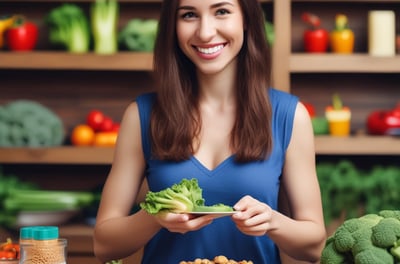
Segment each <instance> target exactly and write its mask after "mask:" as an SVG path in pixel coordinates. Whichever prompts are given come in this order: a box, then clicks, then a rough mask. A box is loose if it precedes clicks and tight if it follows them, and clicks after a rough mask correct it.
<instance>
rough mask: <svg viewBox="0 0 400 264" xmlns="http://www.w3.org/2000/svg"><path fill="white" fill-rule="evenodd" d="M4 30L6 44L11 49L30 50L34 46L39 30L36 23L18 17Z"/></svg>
mask: <svg viewBox="0 0 400 264" xmlns="http://www.w3.org/2000/svg"><path fill="white" fill-rule="evenodd" d="M14 21H15V22H14V25H13V26H12V27H11V28H9V29H8V30H7V32H6V41H7V46H8V48H9V49H10V50H13V51H30V50H33V49H34V48H35V46H36V43H37V40H38V34H39V30H38V27H37V25H36V24H34V23H33V22H30V21H26V20H25V19H24V18H21V17H18V18H17V19H16V20H14Z"/></svg>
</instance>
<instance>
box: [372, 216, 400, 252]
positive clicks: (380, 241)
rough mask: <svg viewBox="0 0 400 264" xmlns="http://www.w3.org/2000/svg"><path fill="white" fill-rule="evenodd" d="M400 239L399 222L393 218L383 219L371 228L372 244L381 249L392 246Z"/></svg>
mask: <svg viewBox="0 0 400 264" xmlns="http://www.w3.org/2000/svg"><path fill="white" fill-rule="evenodd" d="M399 238H400V221H399V220H397V219H396V218H393V217H388V218H383V219H382V220H381V221H380V222H379V223H378V224H377V225H375V226H374V227H372V237H371V240H372V243H373V244H374V245H375V246H378V247H381V248H387V247H391V246H393V244H394V243H395V242H396V241H397V239H399Z"/></svg>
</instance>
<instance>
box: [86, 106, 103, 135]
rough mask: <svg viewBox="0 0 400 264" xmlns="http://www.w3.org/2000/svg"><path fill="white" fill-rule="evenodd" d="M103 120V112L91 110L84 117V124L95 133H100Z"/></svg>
mask: <svg viewBox="0 0 400 264" xmlns="http://www.w3.org/2000/svg"><path fill="white" fill-rule="evenodd" d="M104 119H105V115H104V114H103V112H101V111H99V110H91V111H90V112H89V113H88V115H87V117H86V123H87V124H88V125H89V126H90V127H91V128H93V129H94V130H95V131H100V128H101V125H102V124H103V122H104Z"/></svg>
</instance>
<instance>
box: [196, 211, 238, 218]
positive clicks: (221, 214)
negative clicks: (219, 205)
mask: <svg viewBox="0 0 400 264" xmlns="http://www.w3.org/2000/svg"><path fill="white" fill-rule="evenodd" d="M236 213H237V211H232V212H190V213H189V214H192V215H213V216H214V217H215V218H218V217H224V216H229V215H233V214H236Z"/></svg>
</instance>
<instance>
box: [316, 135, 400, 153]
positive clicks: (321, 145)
mask: <svg viewBox="0 0 400 264" xmlns="http://www.w3.org/2000/svg"><path fill="white" fill-rule="evenodd" d="M315 148H316V153H317V154H320V155H400V138H396V137H390V136H350V137H337V138H335V137H330V136H316V137H315Z"/></svg>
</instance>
